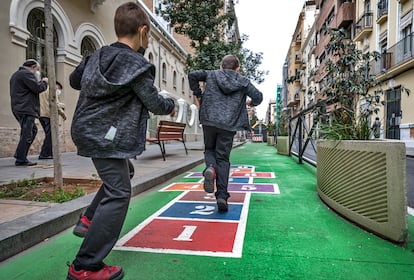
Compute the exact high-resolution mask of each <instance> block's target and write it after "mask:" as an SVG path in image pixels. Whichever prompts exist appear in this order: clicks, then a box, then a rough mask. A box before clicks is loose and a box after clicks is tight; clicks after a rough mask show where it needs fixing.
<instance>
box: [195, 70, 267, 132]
mask: <svg viewBox="0 0 414 280" xmlns="http://www.w3.org/2000/svg"><path fill="white" fill-rule="evenodd" d="M188 81H189V84H190V89H191V90H192V91H193V94H194V95H195V96H197V97H201V105H200V123H201V124H203V125H208V126H214V127H217V128H220V129H224V130H227V131H240V130H250V125H249V119H248V113H247V108H246V97H247V96H249V97H250V98H251V103H250V105H251V106H257V105H259V104H260V103H261V102H262V100H263V95H262V93H261V92H260V91H259V90H258V89H256V88H255V87H254V86H253V85H252V83H251V82H250V81H249V79H247V78H246V77H243V76H242V75H240V74H239V73H238V72H236V71H233V70H197V71H192V72H190V73H189V74H188ZM199 82H205V89H204V92H202V90H201V88H200V84H199Z"/></svg>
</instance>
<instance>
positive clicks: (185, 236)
mask: <svg viewBox="0 0 414 280" xmlns="http://www.w3.org/2000/svg"><path fill="white" fill-rule="evenodd" d="M183 227H184V230H183V231H182V232H181V233H180V235H179V236H178V237H176V238H173V240H175V241H193V239H191V236H192V235H193V233H194V232H195V230H196V229H197V226H183Z"/></svg>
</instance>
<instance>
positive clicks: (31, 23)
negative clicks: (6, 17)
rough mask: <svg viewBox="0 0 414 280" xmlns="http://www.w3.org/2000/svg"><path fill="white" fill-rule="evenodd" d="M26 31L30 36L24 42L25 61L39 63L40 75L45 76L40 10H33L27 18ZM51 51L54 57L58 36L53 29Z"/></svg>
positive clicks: (44, 45) (42, 28)
mask: <svg viewBox="0 0 414 280" xmlns="http://www.w3.org/2000/svg"><path fill="white" fill-rule="evenodd" d="M27 29H28V31H29V32H30V36H29V38H28V39H27V41H26V44H27V48H26V59H29V58H34V59H36V60H37V61H39V63H40V66H41V69H42V72H43V73H42V74H43V75H44V76H47V58H46V40H45V31H46V26H45V15H44V13H43V10H41V9H33V10H31V11H30V13H29V15H28V17H27ZM53 32H54V34H53V49H54V52H55V55H56V48H57V45H58V43H57V42H58V36H57V32H56V29H53Z"/></svg>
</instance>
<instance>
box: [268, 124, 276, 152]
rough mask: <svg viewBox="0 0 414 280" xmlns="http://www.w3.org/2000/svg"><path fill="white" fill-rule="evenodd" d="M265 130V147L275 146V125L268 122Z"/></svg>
mask: <svg viewBox="0 0 414 280" xmlns="http://www.w3.org/2000/svg"><path fill="white" fill-rule="evenodd" d="M266 130H267V145H269V146H273V145H275V130H276V124H275V123H273V122H269V123H268V124H267V126H266Z"/></svg>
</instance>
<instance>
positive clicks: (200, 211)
mask: <svg viewBox="0 0 414 280" xmlns="http://www.w3.org/2000/svg"><path fill="white" fill-rule="evenodd" d="M195 209H197V210H195V211H192V212H190V214H196V215H204V216H207V215H211V214H213V213H214V209H215V208H214V206H208V205H197V206H196V207H195Z"/></svg>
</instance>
